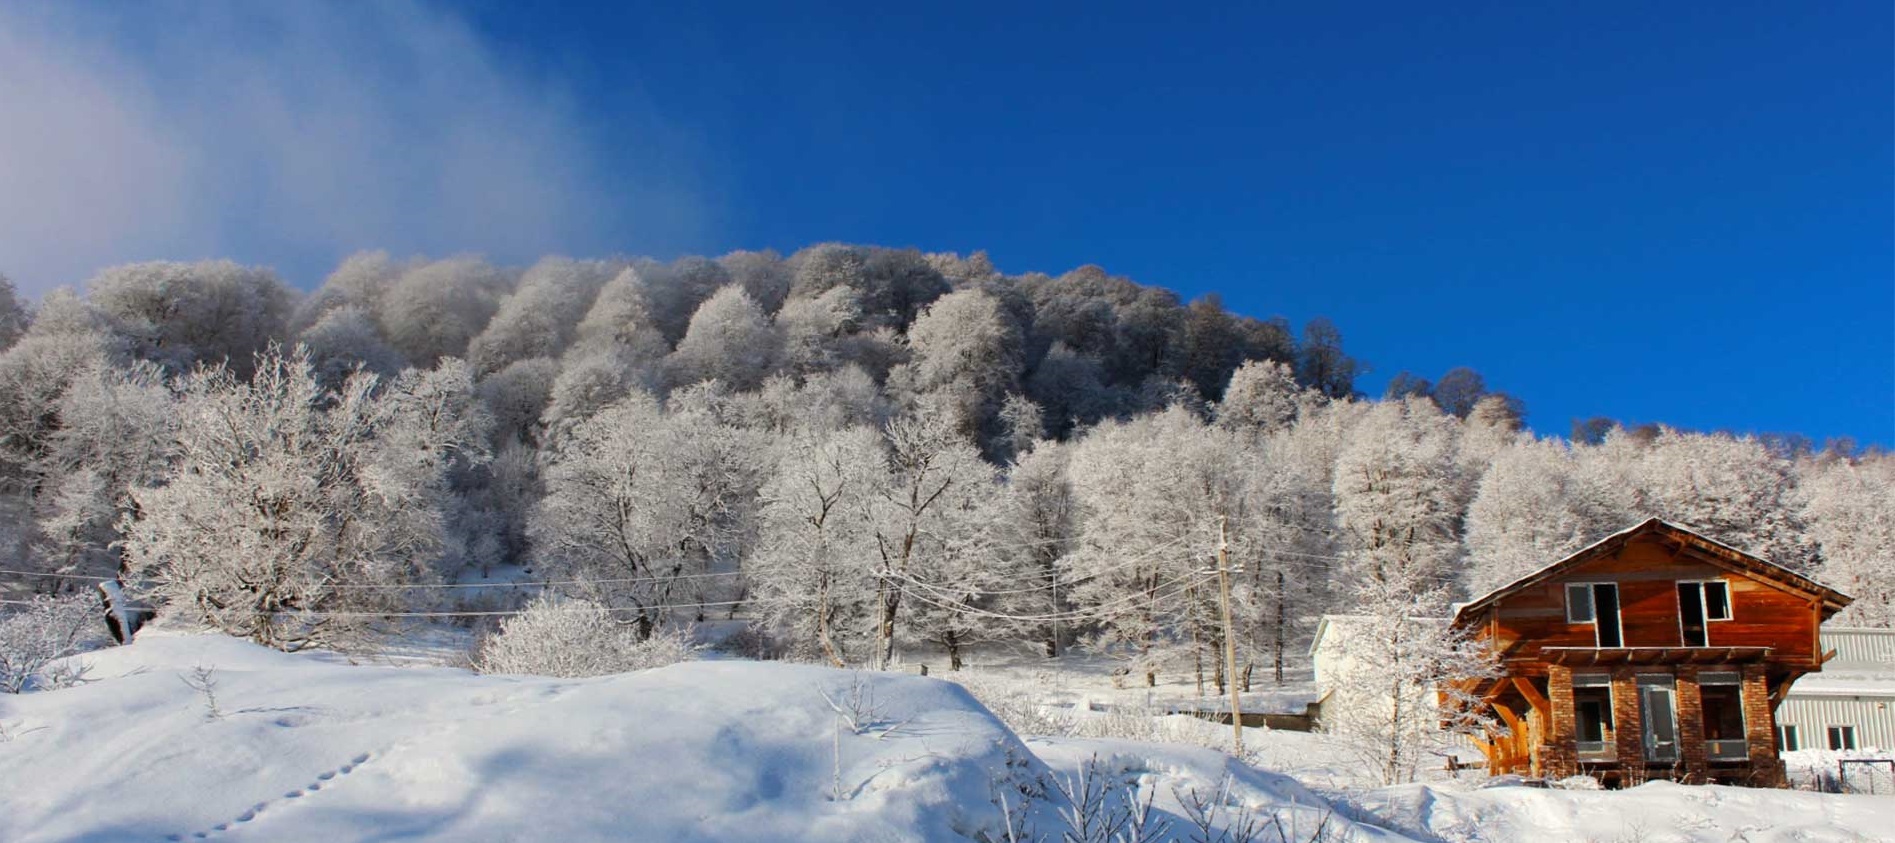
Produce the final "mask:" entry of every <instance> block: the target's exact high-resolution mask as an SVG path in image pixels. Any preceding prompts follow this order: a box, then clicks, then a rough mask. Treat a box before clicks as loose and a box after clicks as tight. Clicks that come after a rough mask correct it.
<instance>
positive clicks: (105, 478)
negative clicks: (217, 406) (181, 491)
mask: <svg viewBox="0 0 1895 843" xmlns="http://www.w3.org/2000/svg"><path fill="white" fill-rule="evenodd" d="M59 416H60V418H61V419H62V424H61V426H60V428H59V429H58V430H57V431H56V432H54V433H53V435H52V439H51V443H50V447H49V449H48V451H47V453H46V456H45V462H44V463H43V465H42V466H41V472H40V473H41V474H43V475H44V476H45V478H46V480H45V483H46V484H47V487H48V490H47V491H46V493H45V494H42V495H41V497H40V504H39V518H40V540H39V543H38V545H37V547H35V555H36V556H37V557H38V558H39V559H40V560H41V562H42V564H44V565H45V566H46V567H47V568H49V569H50V570H54V571H59V572H62V573H80V574H90V575H96V576H112V575H115V574H117V573H118V570H119V559H118V552H117V546H118V541H119V539H120V534H119V532H118V526H119V523H120V522H121V521H122V520H123V519H125V518H128V517H134V516H136V514H137V513H136V508H135V505H134V502H133V497H132V496H133V491H134V490H135V489H138V488H141V487H144V486H148V485H151V484H154V483H157V482H160V480H161V479H162V478H163V477H164V475H165V473H166V472H167V470H168V469H169V468H170V460H171V458H172V456H173V454H174V448H173V443H174V441H175V428H176V424H177V418H176V409H175V407H174V406H173V401H172V393H171V390H170V388H169V386H168V385H167V384H166V383H165V379H164V374H163V371H162V370H161V369H159V367H158V366H157V364H155V363H149V362H144V361H140V362H137V363H134V364H132V365H131V366H128V367H126V368H123V369H121V368H117V367H114V366H111V365H105V364H100V365H95V366H93V367H91V368H89V369H86V370H85V371H83V372H82V373H80V375H79V377H78V378H77V379H76V380H75V381H74V383H73V384H72V388H71V389H69V390H68V391H67V392H66V394H65V395H64V396H62V397H61V399H60V405H59Z"/></svg>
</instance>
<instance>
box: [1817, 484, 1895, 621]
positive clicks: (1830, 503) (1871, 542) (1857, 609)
mask: <svg viewBox="0 0 1895 843" xmlns="http://www.w3.org/2000/svg"><path fill="white" fill-rule="evenodd" d="M1798 498H1799V499H1800V500H1801V501H1802V504H1803V509H1802V515H1803V519H1804V522H1805V523H1806V524H1808V529H1809V536H1810V538H1811V539H1812V540H1813V541H1814V542H1815V543H1816V545H1817V547H1818V548H1819V550H1820V551H1821V554H1822V560H1823V563H1822V568H1821V570H1820V572H1819V574H1818V576H1820V577H1822V578H1823V581H1824V582H1826V583H1828V584H1830V585H1833V586H1835V587H1836V588H1839V589H1841V590H1842V591H1843V592H1844V593H1845V594H1848V595H1850V596H1852V597H1854V598H1855V602H1854V603H1852V604H1850V606H1849V608H1848V609H1846V610H1844V612H1845V614H1844V616H1843V622H1844V623H1851V624H1857V625H1862V626H1874V627H1883V628H1888V627H1895V565H1891V564H1890V561H1891V560H1895V457H1891V456H1890V455H1888V454H1880V455H1876V456H1870V457H1864V458H1860V459H1847V458H1832V459H1827V460H1823V461H1819V462H1813V463H1811V464H1809V465H1807V466H1806V467H1805V468H1804V471H1803V481H1802V485H1801V487H1800V488H1799V490H1798Z"/></svg>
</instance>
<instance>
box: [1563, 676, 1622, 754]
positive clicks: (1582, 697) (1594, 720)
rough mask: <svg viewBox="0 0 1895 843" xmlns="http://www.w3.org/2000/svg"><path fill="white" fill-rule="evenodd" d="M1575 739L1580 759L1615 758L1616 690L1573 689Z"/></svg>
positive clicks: (1596, 688)
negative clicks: (1614, 713) (1614, 721)
mask: <svg viewBox="0 0 1895 843" xmlns="http://www.w3.org/2000/svg"><path fill="white" fill-rule="evenodd" d="M1573 718H1574V727H1575V729H1574V732H1575V734H1574V737H1575V738H1576V739H1577V740H1578V742H1579V745H1578V747H1577V749H1578V751H1579V754H1580V755H1612V754H1613V753H1614V752H1615V747H1614V746H1613V737H1612V689H1611V688H1610V687H1592V688H1574V689H1573Z"/></svg>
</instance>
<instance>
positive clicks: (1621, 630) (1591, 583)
mask: <svg viewBox="0 0 1895 843" xmlns="http://www.w3.org/2000/svg"><path fill="white" fill-rule="evenodd" d="M1602 585H1609V586H1612V594H1613V601H1612V605H1613V611H1612V628H1613V630H1615V631H1616V632H1618V634H1619V647H1625V646H1627V644H1626V643H1625V589H1622V588H1620V587H1619V583H1618V581H1617V580H1588V581H1586V582H1569V583H1566V584H1565V586H1566V591H1565V594H1566V622H1567V623H1569V624H1573V625H1575V626H1585V625H1591V626H1592V646H1594V647H1596V648H1599V649H1604V645H1602V644H1600V643H1599V586H1602ZM1575 588H1584V589H1586V596H1587V597H1588V598H1589V599H1590V600H1591V601H1592V620H1589V621H1576V620H1573V591H1572V590H1573V589H1575Z"/></svg>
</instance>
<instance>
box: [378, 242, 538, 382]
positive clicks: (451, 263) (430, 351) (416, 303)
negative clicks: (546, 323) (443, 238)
mask: <svg viewBox="0 0 1895 843" xmlns="http://www.w3.org/2000/svg"><path fill="white" fill-rule="evenodd" d="M512 282H513V279H512V278H511V277H510V276H509V275H508V274H507V273H505V272H502V271H501V270H500V269H498V268H496V267H494V266H492V265H491V264H488V263H487V262H486V261H483V260H480V259H479V258H471V257H459V258H449V259H447V260H438V261H433V262H431V263H427V264H423V265H421V266H417V267H415V268H413V269H410V270H408V271H407V272H404V273H402V275H401V278H400V280H398V281H396V282H395V283H394V285H393V286H392V287H390V288H389V289H388V291H387V292H386V293H384V294H383V295H382V300H381V303H380V305H379V309H378V310H377V311H376V314H377V317H378V319H379V320H380V322H381V326H382V333H383V335H384V336H386V337H387V338H388V342H389V344H390V345H392V346H394V347H395V350H396V351H399V352H401V354H402V356H404V357H406V358H407V359H408V360H409V361H410V362H412V363H413V364H414V365H416V366H424V367H425V366H433V365H434V363H435V361H437V360H439V359H441V358H443V357H460V356H463V355H465V354H466V353H467V346H468V343H470V342H472V341H473V339H474V337H475V336H478V335H479V334H480V332H481V331H482V330H483V329H485V328H486V327H487V322H488V320H490V319H492V318H493V315H494V311H496V310H497V309H499V307H500V299H501V297H502V296H504V295H506V293H507V290H508V288H509V287H511V285H512Z"/></svg>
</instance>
